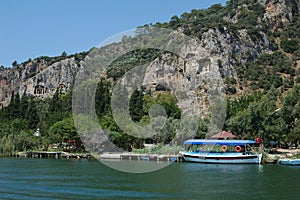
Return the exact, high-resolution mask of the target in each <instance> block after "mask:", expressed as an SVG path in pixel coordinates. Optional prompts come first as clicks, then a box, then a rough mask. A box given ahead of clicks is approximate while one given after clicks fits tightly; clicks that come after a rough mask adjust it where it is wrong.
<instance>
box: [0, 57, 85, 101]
mask: <svg viewBox="0 0 300 200" xmlns="http://www.w3.org/2000/svg"><path fill="white" fill-rule="evenodd" d="M79 68H80V65H78V63H76V61H75V59H74V58H67V59H63V60H61V61H58V62H55V63H53V64H51V65H47V63H46V62H45V61H44V60H43V59H41V60H33V61H30V62H27V63H26V64H25V65H23V64H21V65H19V66H18V67H16V68H13V69H6V70H2V71H0V83H1V86H0V104H1V105H4V106H5V105H7V104H8V103H9V100H10V98H11V94H12V92H13V91H14V92H15V93H16V92H18V93H19V94H20V96H21V95H23V94H24V93H25V94H27V95H31V96H35V97H38V98H48V97H52V96H53V94H54V93H55V91H56V90H57V89H58V88H59V89H61V90H62V92H64V91H67V90H68V89H69V88H70V86H71V84H72V81H73V80H74V78H75V77H76V73H77V71H78V69H79Z"/></svg>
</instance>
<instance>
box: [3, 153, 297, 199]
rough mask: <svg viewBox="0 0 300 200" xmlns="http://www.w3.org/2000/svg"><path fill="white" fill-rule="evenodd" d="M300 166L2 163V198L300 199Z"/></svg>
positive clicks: (46, 161) (40, 161) (49, 161)
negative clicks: (140, 168) (127, 167)
mask: <svg viewBox="0 0 300 200" xmlns="http://www.w3.org/2000/svg"><path fill="white" fill-rule="evenodd" d="M298 177H300V167H289V166H281V165H230V164H229V165H226V164H225V165H224V164H223V165H222V164H200V163H174V164H171V165H170V166H168V167H165V168H163V169H161V170H159V171H155V172H150V173H142V174H131V173H124V172H120V171H117V170H114V169H111V168H108V167H106V166H105V165H103V164H101V163H100V162H98V161H92V160H54V159H0V199H53V198H54V199H72V198H73V199H99V198H104V199H110V198H117V199H119V198H126V199H128V198H130V197H134V198H137V199H140V198H144V199H149V198H159V199H163V198H168V199H170V198H172V199H225V200H226V199H299V197H300V196H299V192H298V188H300V181H299V180H298Z"/></svg>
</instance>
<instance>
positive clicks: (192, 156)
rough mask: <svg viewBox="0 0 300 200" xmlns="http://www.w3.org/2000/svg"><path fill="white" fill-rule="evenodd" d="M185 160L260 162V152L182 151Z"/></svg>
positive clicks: (202, 161)
mask: <svg viewBox="0 0 300 200" xmlns="http://www.w3.org/2000/svg"><path fill="white" fill-rule="evenodd" d="M183 158H184V159H185V161H187V162H198V163H217V164H218V163H220V164H260V163H261V159H262V154H249V155H243V154H242V153H237V154H235V153H226V154H225V153H224V154H223V153H192V152H185V153H183Z"/></svg>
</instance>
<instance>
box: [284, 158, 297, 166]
mask: <svg viewBox="0 0 300 200" xmlns="http://www.w3.org/2000/svg"><path fill="white" fill-rule="evenodd" d="M279 163H280V164H282V165H300V159H294V160H287V159H286V160H285V159H282V160H279Z"/></svg>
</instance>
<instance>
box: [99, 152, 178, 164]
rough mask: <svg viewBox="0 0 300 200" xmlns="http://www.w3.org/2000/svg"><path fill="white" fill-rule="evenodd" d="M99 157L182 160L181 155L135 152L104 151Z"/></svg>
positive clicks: (102, 158)
mask: <svg viewBox="0 0 300 200" xmlns="http://www.w3.org/2000/svg"><path fill="white" fill-rule="evenodd" d="M98 159H100V160H107V159H118V160H137V161H156V162H159V161H165V162H176V161H177V162H182V161H183V159H182V157H181V156H180V155H158V154H133V153H104V154H101V155H99V157H98Z"/></svg>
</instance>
